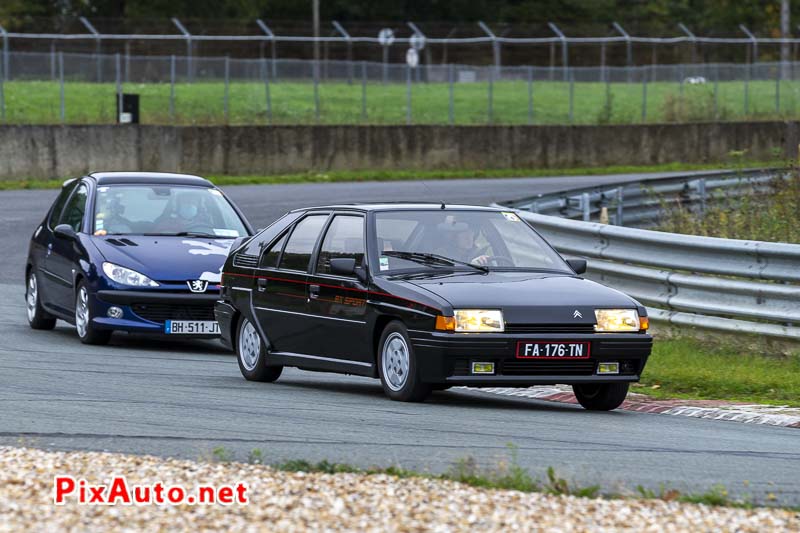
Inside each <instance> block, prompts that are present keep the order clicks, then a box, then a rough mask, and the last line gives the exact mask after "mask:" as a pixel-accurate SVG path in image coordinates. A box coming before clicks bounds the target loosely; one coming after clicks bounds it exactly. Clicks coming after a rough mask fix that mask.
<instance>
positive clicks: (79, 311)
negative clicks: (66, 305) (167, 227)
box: [75, 287, 89, 338]
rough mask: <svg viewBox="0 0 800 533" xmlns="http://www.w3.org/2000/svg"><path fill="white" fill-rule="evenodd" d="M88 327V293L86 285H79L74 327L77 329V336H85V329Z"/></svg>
mask: <svg viewBox="0 0 800 533" xmlns="http://www.w3.org/2000/svg"><path fill="white" fill-rule="evenodd" d="M88 327H89V293H88V292H87V291H86V287H81V288H80V289H79V290H78V298H77V302H76V303H75V329H76V330H78V336H79V337H81V338H83V337H85V336H86V331H87V329H88Z"/></svg>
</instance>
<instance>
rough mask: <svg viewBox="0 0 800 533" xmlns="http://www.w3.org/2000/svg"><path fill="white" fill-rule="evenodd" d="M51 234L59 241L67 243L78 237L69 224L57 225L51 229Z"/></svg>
mask: <svg viewBox="0 0 800 533" xmlns="http://www.w3.org/2000/svg"><path fill="white" fill-rule="evenodd" d="M53 233H54V234H55V236H56V237H58V238H59V239H67V240H68V241H74V240H75V239H76V238H77V237H78V234H77V233H75V230H74V229H72V226H70V225H69V224H59V225H58V226H56V227H55V228H53Z"/></svg>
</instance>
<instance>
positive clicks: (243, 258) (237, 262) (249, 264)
mask: <svg viewBox="0 0 800 533" xmlns="http://www.w3.org/2000/svg"><path fill="white" fill-rule="evenodd" d="M233 266H235V267H240V268H256V267H257V266H258V256H257V255H249V254H242V253H238V254H236V256H234V258H233Z"/></svg>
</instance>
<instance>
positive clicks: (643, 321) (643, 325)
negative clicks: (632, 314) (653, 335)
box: [639, 316, 650, 331]
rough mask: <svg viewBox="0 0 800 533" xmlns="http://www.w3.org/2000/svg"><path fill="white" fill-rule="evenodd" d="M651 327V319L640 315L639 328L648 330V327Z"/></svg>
mask: <svg viewBox="0 0 800 533" xmlns="http://www.w3.org/2000/svg"><path fill="white" fill-rule="evenodd" d="M649 327H650V319H649V318H647V317H646V316H640V317H639V330H640V331H647V328H649Z"/></svg>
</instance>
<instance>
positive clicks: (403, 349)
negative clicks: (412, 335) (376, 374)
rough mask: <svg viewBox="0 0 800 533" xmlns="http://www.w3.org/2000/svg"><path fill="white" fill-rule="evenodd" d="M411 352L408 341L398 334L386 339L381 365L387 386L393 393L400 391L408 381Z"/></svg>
mask: <svg viewBox="0 0 800 533" xmlns="http://www.w3.org/2000/svg"><path fill="white" fill-rule="evenodd" d="M408 352H409V350H408V345H407V344H406V340H405V339H404V338H403V336H402V335H401V334H399V333H397V332H395V333H392V334H391V335H389V336H388V337H387V338H386V342H384V344H383V353H382V356H381V365H382V366H383V376H384V379H385V380H386V384H387V386H388V387H389V388H390V389H392V390H393V391H399V390H400V389H402V388H403V386H404V385H405V384H406V381H408V372H409V367H410V364H409V353H408Z"/></svg>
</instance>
